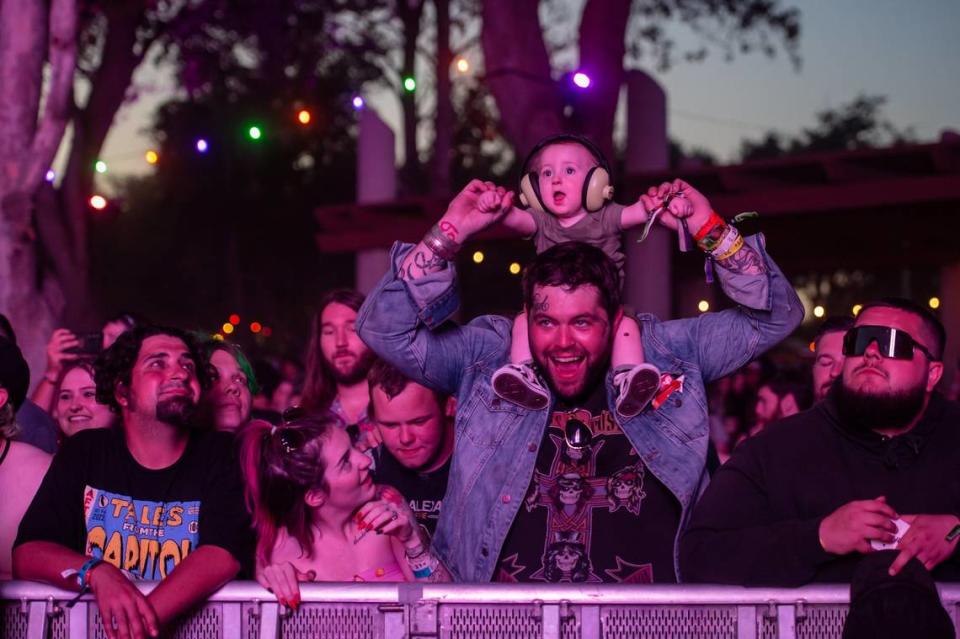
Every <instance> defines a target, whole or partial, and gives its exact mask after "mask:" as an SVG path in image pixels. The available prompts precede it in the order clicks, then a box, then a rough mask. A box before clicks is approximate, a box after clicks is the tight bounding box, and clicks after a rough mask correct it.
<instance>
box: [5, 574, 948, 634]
mask: <svg viewBox="0 0 960 639" xmlns="http://www.w3.org/2000/svg"><path fill="white" fill-rule="evenodd" d="M153 585H154V584H152V583H149V582H147V583H141V584H140V588H141V590H143V591H144V592H148V591H149V590H150V589H152V588H153ZM301 592H302V597H303V603H302V604H301V605H300V607H299V609H298V610H297V611H295V612H291V611H288V610H286V609H283V608H281V607H280V606H279V605H278V604H277V601H276V599H275V598H274V597H273V596H272V595H271V594H270V593H269V592H267V591H266V590H264V589H263V588H261V587H260V586H259V585H257V584H256V583H254V582H239V581H238V582H233V583H231V584H228V585H227V586H226V587H224V588H223V589H222V590H220V591H219V592H217V593H216V594H214V595H213V596H212V597H210V599H209V600H208V601H207V602H206V604H204V605H203V606H202V607H201V608H200V609H198V610H197V611H196V612H194V613H193V614H191V615H189V616H187V617H185V618H184V619H183V620H182V621H181V622H180V623H179V624H178V625H176V626H175V627H173V628H170V629H169V630H168V632H167V633H166V634H165V636H166V637H170V638H173V639H280V638H283V639H307V638H310V639H315V638H316V639H400V638H404V639H421V638H422V639H429V638H432V637H433V638H437V639H478V638H481V637H483V638H490V639H626V638H628V637H629V638H631V639H633V638H634V637H650V638H657V639H660V638H662V639H677V638H683V637H689V638H702V639H708V638H710V639H712V638H714V637H718V638H729V639H734V638H735V639H774V638H779V639H814V638H816V639H821V638H822V639H827V638H831V639H832V638H839V637H840V634H841V630H842V628H843V622H844V619H845V618H846V615H847V604H848V601H849V592H848V587H847V586H842V585H835V586H834V585H828V586H807V587H804V588H796V589H787V588H739V587H731V586H710V585H684V586H657V585H645V586H621V585H567V584H562V585H561V584H558V585H533V584H518V585H497V584H477V585H472V584H446V585H421V584H416V583H413V584H374V583H357V584H354V583H348V584H343V583H311V584H302V585H301ZM940 596H941V599H942V600H943V603H944V606H945V607H946V609H947V611H948V612H949V613H950V616H951V618H952V619H953V622H954V628H957V622H958V619H960V617H958V606H960V584H949V585H946V584H945V585H941V586H940ZM73 597H74V593H69V592H65V591H62V590H58V589H55V588H50V587H47V586H44V585H41V584H37V583H33V582H25V581H9V582H0V631H2V635H0V636H2V637H3V638H4V639H48V638H49V639H105V636H106V635H105V634H104V633H103V629H102V628H101V626H100V617H99V614H98V612H97V607H96V603H95V601H94V599H93V598H92V597H91V596H86V597H84V598H82V599H81V600H80V601H79V602H78V603H77V604H76V605H75V606H74V607H72V608H69V609H68V608H65V607H63V603H64V602H65V601H67V600H69V599H72V598H73Z"/></svg>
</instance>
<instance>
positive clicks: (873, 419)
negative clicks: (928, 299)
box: [681, 299, 960, 586]
mask: <svg viewBox="0 0 960 639" xmlns="http://www.w3.org/2000/svg"><path fill="white" fill-rule="evenodd" d="M945 341H946V335H945V331H944V328H943V325H942V324H941V323H940V321H939V320H938V319H937V318H936V317H935V316H934V315H933V314H931V313H930V312H929V311H928V310H926V309H925V308H923V307H921V306H919V305H916V304H914V303H913V302H909V301H905V300H897V299H889V300H883V301H879V302H874V303H870V304H866V305H865V306H864V307H863V309H862V310H861V311H860V314H859V315H858V316H857V319H856V322H855V324H854V326H853V328H852V329H850V330H849V331H848V332H847V333H846V334H845V335H844V338H843V354H844V357H845V360H844V362H843V372H842V374H841V376H840V378H839V383H837V384H835V385H834V386H833V388H832V389H831V390H830V392H829V393H828V394H827V397H826V399H825V400H824V401H822V402H820V403H819V404H817V405H816V406H814V408H813V409H812V410H809V411H807V412H805V413H801V414H799V415H795V416H793V417H791V418H788V419H785V420H783V421H782V422H779V423H777V424H773V425H772V426H770V427H769V428H767V429H766V430H765V431H764V432H763V433H761V434H760V435H759V436H757V437H755V438H752V439H750V440H748V441H747V442H745V443H744V444H743V445H742V446H741V447H740V448H737V450H736V452H735V453H734V454H733V457H732V458H731V459H730V461H728V462H727V463H726V465H724V466H723V467H722V468H721V469H720V470H719V471H717V473H716V475H715V476H714V479H713V482H712V483H711V485H710V486H709V487H708V488H707V491H706V493H705V494H704V496H703V497H702V498H701V500H700V502H699V504H698V505H697V507H696V508H695V509H694V514H693V518H692V520H691V523H690V527H689V528H688V530H687V532H686V534H685V536H684V538H683V542H682V544H681V567H682V569H683V574H684V576H685V577H686V578H689V579H692V580H695V581H709V582H725V583H738V584H745V585H778V586H795V585H800V584H803V583H807V582H811V581H820V582H848V581H849V580H850V579H851V577H852V576H853V573H854V571H855V569H856V567H857V564H858V563H859V561H860V559H861V558H862V557H863V555H864V554H865V553H869V552H871V551H873V550H876V549H880V548H886V547H888V546H889V547H891V548H893V549H895V550H897V551H898V554H897V556H896V558H895V559H894V560H893V562H892V564H891V565H890V568H889V570H890V573H891V574H896V573H898V572H899V571H900V570H901V569H902V568H903V566H904V565H905V564H906V563H907V561H909V560H910V559H912V558H916V559H917V560H918V561H919V562H920V563H921V564H923V566H924V567H925V568H926V569H927V570H930V571H932V572H933V576H934V578H936V579H937V580H940V581H957V580H960V562H958V561H957V558H956V556H955V551H956V547H957V537H958V535H960V527H958V524H960V520H958V517H957V515H960V481H957V476H958V475H957V469H958V468H960V408H958V406H957V404H956V403H954V402H950V401H947V400H945V399H944V398H943V397H942V396H941V395H940V394H939V393H937V392H935V391H934V388H935V387H936V385H937V383H938V382H939V381H940V377H941V375H942V373H943V362H942V361H941V358H942V356H943V348H944V342H945Z"/></svg>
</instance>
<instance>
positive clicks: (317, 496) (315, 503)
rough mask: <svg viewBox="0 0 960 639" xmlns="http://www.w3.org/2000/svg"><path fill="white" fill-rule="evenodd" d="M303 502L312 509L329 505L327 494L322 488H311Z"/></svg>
mask: <svg viewBox="0 0 960 639" xmlns="http://www.w3.org/2000/svg"><path fill="white" fill-rule="evenodd" d="M303 501H304V503H306V504H307V506H310V507H311V508H320V507H321V506H323V505H324V504H325V503H327V494H326V493H325V492H324V491H323V490H322V489H320V488H311V489H310V490H308V491H307V494H306V495H304V496H303Z"/></svg>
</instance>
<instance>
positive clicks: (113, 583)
mask: <svg viewBox="0 0 960 639" xmlns="http://www.w3.org/2000/svg"><path fill="white" fill-rule="evenodd" d="M205 364H206V362H205V360H204V358H203V354H202V351H201V350H200V349H199V348H198V347H197V345H196V344H195V343H194V341H193V339H192V338H191V336H190V335H188V334H186V333H185V332H183V331H180V330H177V329H171V328H160V327H150V326H145V327H137V328H135V329H133V330H131V331H128V332H126V333H124V334H123V335H121V336H120V337H119V338H118V339H117V341H116V342H115V343H114V344H113V345H112V346H111V347H110V348H109V349H107V350H106V351H104V352H103V353H102V354H101V355H100V357H99V358H98V360H97V362H96V375H95V378H96V384H97V391H96V392H97V401H99V402H100V403H103V404H107V405H109V406H110V407H111V408H112V409H113V410H114V411H115V412H117V413H118V414H119V415H120V426H119V427H117V428H111V429H95V430H86V431H83V432H80V433H78V434H77V435H75V436H74V437H71V438H70V439H69V440H67V441H66V443H65V444H64V445H63V447H62V448H61V449H60V452H59V453H57V455H56V457H55V458H54V460H53V464H52V465H51V466H50V470H49V471H48V472H47V475H46V477H44V480H43V483H42V484H41V486H40V489H39V491H38V492H37V495H36V497H35V498H34V500H33V502H32V503H31V505H30V507H29V508H28V510H27V513H26V515H25V516H24V518H23V521H22V522H21V524H20V531H19V534H18V535H17V540H16V542H15V547H14V551H13V571H14V576H15V577H16V578H18V579H30V580H34V581H43V582H47V583H50V584H53V585H55V586H58V587H60V588H64V589H68V590H75V591H76V590H81V591H92V592H93V593H94V594H95V595H96V599H97V605H98V607H99V610H100V615H101V618H102V619H103V626H104V631H105V632H106V635H107V636H108V637H110V639H116V638H125V637H143V636H147V635H148V634H149V635H150V636H157V634H158V633H159V632H160V629H161V628H162V626H163V625H165V624H166V623H167V622H169V621H170V620H172V619H173V618H175V617H177V616H178V615H180V614H181V613H183V612H184V611H186V610H188V609H189V608H191V607H193V606H194V605H196V604H197V603H198V602H200V601H202V600H203V599H204V598H205V597H206V596H208V595H209V594H210V593H212V592H213V591H215V590H216V589H218V588H219V587H220V586H222V585H223V584H224V583H226V582H227V581H229V580H230V579H232V578H234V577H235V576H236V574H237V572H238V571H239V570H240V568H241V565H242V564H243V565H244V566H246V567H247V568H249V559H250V557H251V552H252V538H251V533H250V521H249V517H248V515H247V511H246V508H245V507H244V503H243V484H242V480H241V475H240V471H239V466H238V464H237V462H236V459H235V457H234V446H233V441H232V437H231V436H230V435H229V434H228V433H223V432H213V431H209V430H207V429H193V428H192V427H191V423H192V417H193V414H194V411H195V409H196V406H197V401H198V399H199V397H200V388H201V386H206V385H207V368H206V365H205ZM141 579H143V580H161V581H160V583H159V584H158V585H157V586H156V587H155V588H154V589H153V590H152V591H150V594H149V595H143V594H141V592H140V590H139V589H137V587H136V586H135V585H134V584H133V580H141Z"/></svg>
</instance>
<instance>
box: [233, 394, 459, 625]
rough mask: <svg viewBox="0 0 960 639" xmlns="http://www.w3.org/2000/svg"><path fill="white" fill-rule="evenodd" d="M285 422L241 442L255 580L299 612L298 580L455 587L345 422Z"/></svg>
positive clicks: (327, 416)
mask: <svg viewBox="0 0 960 639" xmlns="http://www.w3.org/2000/svg"><path fill="white" fill-rule="evenodd" d="M288 417H289V419H287V418H285V419H284V421H283V423H281V424H280V425H279V426H274V425H271V424H269V423H267V422H264V421H261V420H255V421H253V422H251V423H250V425H249V426H248V427H247V428H246V429H244V431H243V432H242V433H241V434H240V442H241V444H240V457H241V459H242V463H243V468H244V476H245V480H246V494H247V504H248V507H249V508H250V510H251V512H252V513H253V521H254V526H255V528H256V531H257V553H256V556H257V580H258V581H259V582H260V583H261V584H262V585H263V586H264V587H266V588H268V589H270V590H272V591H273V592H274V593H275V594H276V595H277V598H278V600H279V601H280V603H281V604H282V605H285V606H289V607H292V608H296V607H297V605H298V604H299V587H298V585H297V584H298V582H300V581H413V580H414V579H420V580H424V581H446V580H449V575H448V574H447V572H446V570H445V569H444V567H443V566H442V565H441V564H440V563H439V561H437V560H436V558H435V557H433V555H432V553H431V552H430V550H429V543H428V542H427V541H426V540H425V539H424V538H423V536H422V534H421V533H420V527H419V526H417V522H416V519H415V518H414V515H413V513H412V512H411V511H410V509H409V508H408V507H407V505H406V503H404V499H403V497H402V496H401V495H400V493H399V492H397V491H396V490H395V489H393V488H390V487H380V488H378V486H377V485H376V484H375V483H374V481H373V476H372V474H371V472H370V458H369V457H368V456H367V455H364V454H363V453H361V452H360V451H359V450H358V449H357V448H355V447H354V446H353V443H352V442H351V441H350V437H349V436H348V435H347V433H346V431H345V430H344V429H343V428H342V427H340V426H341V424H340V420H339V418H338V417H336V416H335V415H334V414H333V413H331V412H329V411H327V412H322V413H317V412H313V413H309V414H307V413H303V412H302V411H297V414H295V415H290V416H288ZM370 533H374V534H370Z"/></svg>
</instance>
